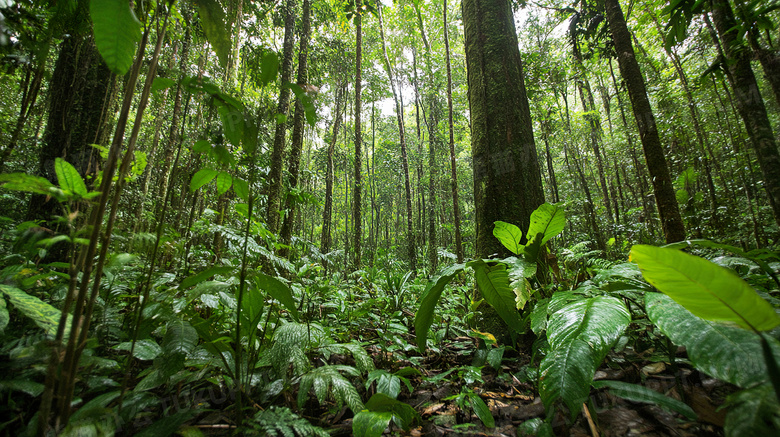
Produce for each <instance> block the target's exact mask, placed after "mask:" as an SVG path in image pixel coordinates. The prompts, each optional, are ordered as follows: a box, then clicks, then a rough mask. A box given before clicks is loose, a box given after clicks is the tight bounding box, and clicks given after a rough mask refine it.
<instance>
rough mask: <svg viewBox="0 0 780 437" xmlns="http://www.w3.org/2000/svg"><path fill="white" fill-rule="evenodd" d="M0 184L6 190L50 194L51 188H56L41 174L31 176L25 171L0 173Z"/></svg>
mask: <svg viewBox="0 0 780 437" xmlns="http://www.w3.org/2000/svg"><path fill="white" fill-rule="evenodd" d="M0 184H2V186H3V188H5V189H7V190H14V191H27V192H29V193H36V194H43V195H44V196H50V195H52V191H51V190H52V189H56V188H57V187H55V186H54V184H52V183H51V182H49V181H48V179H46V178H44V177H41V176H31V175H28V174H26V173H8V174H0Z"/></svg>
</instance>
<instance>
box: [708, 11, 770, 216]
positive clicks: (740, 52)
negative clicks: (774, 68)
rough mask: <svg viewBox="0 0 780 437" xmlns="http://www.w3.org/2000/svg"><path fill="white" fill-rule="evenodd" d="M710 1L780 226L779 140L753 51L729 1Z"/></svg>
mask: <svg viewBox="0 0 780 437" xmlns="http://www.w3.org/2000/svg"><path fill="white" fill-rule="evenodd" d="M711 3H712V21H713V22H714V24H715V28H716V29H717V31H718V35H719V36H720V39H721V41H722V42H723V52H724V54H725V56H726V67H727V68H728V70H729V71H730V73H731V74H730V75H729V78H730V81H731V87H732V88H733V90H734V95H735V97H736V103H737V109H738V110H739V114H740V116H741V117H742V120H743V121H744V123H745V128H747V132H748V135H749V136H750V142H751V144H752V145H753V150H755V152H756V155H757V157H758V164H759V166H760V168H761V173H762V175H763V176H764V188H765V189H766V192H767V196H768V197H769V205H770V206H771V207H772V212H773V213H774V216H775V221H776V222H777V223H778V225H780V153H779V152H778V150H777V142H776V141H775V137H774V133H773V132H772V125H771V124H770V122H769V117H768V116H767V112H766V106H764V99H763V98H762V97H761V92H760V91H759V89H758V83H757V82H756V77H755V75H754V74H753V68H752V67H751V66H750V52H749V51H748V50H747V48H746V47H745V46H744V45H743V44H742V42H741V38H739V30H738V29H737V24H736V20H735V19H734V13H733V11H732V9H731V5H730V4H729V2H728V0H711Z"/></svg>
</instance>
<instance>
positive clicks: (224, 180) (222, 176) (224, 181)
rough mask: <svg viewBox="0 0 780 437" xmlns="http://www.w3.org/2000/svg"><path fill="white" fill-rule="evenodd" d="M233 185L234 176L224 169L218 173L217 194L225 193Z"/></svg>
mask: <svg viewBox="0 0 780 437" xmlns="http://www.w3.org/2000/svg"><path fill="white" fill-rule="evenodd" d="M231 185H233V176H230V174H228V173H226V172H224V171H221V172H219V174H218V175H217V195H220V196H221V195H223V194H225V192H226V191H227V190H229V189H230V186H231Z"/></svg>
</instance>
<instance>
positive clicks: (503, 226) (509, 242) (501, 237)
mask: <svg viewBox="0 0 780 437" xmlns="http://www.w3.org/2000/svg"><path fill="white" fill-rule="evenodd" d="M493 224H494V225H495V227H494V228H493V236H494V237H496V238H498V241H500V242H501V244H503V245H504V247H506V248H507V249H509V251H510V252H512V253H514V254H515V255H520V254H521V253H523V248H524V246H523V244H522V243H521V241H522V240H523V231H522V230H520V228H518V227H517V226H515V225H513V224H511V223H507V222H502V221H497V222H494V223H493Z"/></svg>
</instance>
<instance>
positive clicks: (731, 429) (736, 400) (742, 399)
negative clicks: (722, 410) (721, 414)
mask: <svg viewBox="0 0 780 437" xmlns="http://www.w3.org/2000/svg"><path fill="white" fill-rule="evenodd" d="M727 405H728V407H729V408H728V411H727V412H726V421H725V424H724V425H723V430H724V431H725V433H726V436H727V437H742V436H769V435H776V433H777V430H778V429H780V404H778V402H777V396H776V395H775V392H774V390H773V388H772V385H771V384H762V385H759V386H758V387H753V388H749V389H747V390H742V391H739V392H737V393H734V394H732V395H731V396H729V397H728V399H727Z"/></svg>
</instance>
